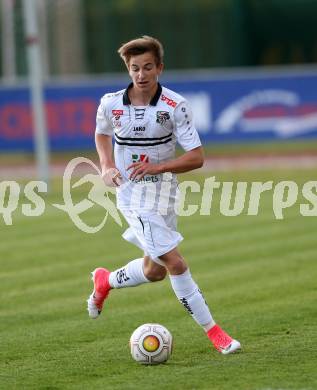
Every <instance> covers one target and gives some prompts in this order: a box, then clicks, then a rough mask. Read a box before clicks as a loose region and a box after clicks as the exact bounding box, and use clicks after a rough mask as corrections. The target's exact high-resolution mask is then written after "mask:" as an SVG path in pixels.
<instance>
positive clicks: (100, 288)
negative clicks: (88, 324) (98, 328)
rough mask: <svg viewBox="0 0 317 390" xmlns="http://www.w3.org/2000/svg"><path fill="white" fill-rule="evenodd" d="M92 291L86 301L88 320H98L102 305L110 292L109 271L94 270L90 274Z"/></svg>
mask: <svg viewBox="0 0 317 390" xmlns="http://www.w3.org/2000/svg"><path fill="white" fill-rule="evenodd" d="M91 274H92V280H93V282H94V291H93V292H92V294H91V295H90V297H89V298H88V300H87V303H88V305H87V306H88V307H87V310H88V313H89V317H90V318H98V316H99V315H100V313H101V311H102V307H103V303H104V301H105V299H106V298H107V297H108V295H109V292H110V290H111V287H110V284H109V275H110V271H108V270H107V269H105V268H96V269H95V270H94V271H93V272H92V273H91Z"/></svg>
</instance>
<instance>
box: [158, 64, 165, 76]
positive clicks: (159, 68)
mask: <svg viewBox="0 0 317 390" xmlns="http://www.w3.org/2000/svg"><path fill="white" fill-rule="evenodd" d="M163 69H164V64H163V62H162V63H161V64H160V65H159V66H158V70H159V74H161V73H162V72H163Z"/></svg>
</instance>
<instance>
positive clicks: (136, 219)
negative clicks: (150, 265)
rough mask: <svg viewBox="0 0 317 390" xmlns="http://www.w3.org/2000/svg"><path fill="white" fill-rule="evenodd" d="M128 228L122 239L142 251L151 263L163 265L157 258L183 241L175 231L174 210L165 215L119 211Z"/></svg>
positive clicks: (175, 217)
mask: <svg viewBox="0 0 317 390" xmlns="http://www.w3.org/2000/svg"><path fill="white" fill-rule="evenodd" d="M121 212H122V214H123V215H124V217H125V219H126V220H127V222H128V224H129V225H130V227H129V228H128V229H127V230H126V231H125V232H124V233H123V235H122V237H123V238H124V239H125V240H127V241H129V242H131V243H132V244H134V245H136V246H137V247H139V248H140V249H142V250H143V251H144V253H145V255H148V256H150V257H151V259H152V260H153V261H155V262H156V263H158V264H160V265H164V263H163V262H162V260H160V259H159V258H158V257H159V256H162V255H164V254H165V253H167V252H169V251H171V250H172V249H174V248H176V247H177V245H178V244H179V243H180V242H181V241H182V240H183V237H182V235H181V234H180V233H178V232H177V231H176V226H177V216H176V214H175V212H174V210H173V211H172V212H170V213H168V214H167V215H161V214H159V213H155V212H149V211H146V212H142V213H141V212H136V211H130V210H121Z"/></svg>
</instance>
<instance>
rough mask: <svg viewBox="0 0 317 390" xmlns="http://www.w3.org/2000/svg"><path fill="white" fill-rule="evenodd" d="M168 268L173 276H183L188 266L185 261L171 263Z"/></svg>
mask: <svg viewBox="0 0 317 390" xmlns="http://www.w3.org/2000/svg"><path fill="white" fill-rule="evenodd" d="M166 266H167V269H168V272H169V273H170V274H171V275H181V274H183V273H184V272H185V271H186V270H187V265H186V264H185V262H184V261H175V262H170V263H168V264H167V265H166Z"/></svg>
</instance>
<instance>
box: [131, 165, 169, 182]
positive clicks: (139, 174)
mask: <svg viewBox="0 0 317 390" xmlns="http://www.w3.org/2000/svg"><path fill="white" fill-rule="evenodd" d="M130 169H131V170H132V171H131V173H130V176H129V179H130V180H134V179H137V180H141V179H142V178H143V177H144V176H145V175H157V174H159V173H162V171H161V166H160V164H151V163H148V162H135V163H133V164H131V165H129V166H128V168H127V171H128V170H130Z"/></svg>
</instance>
